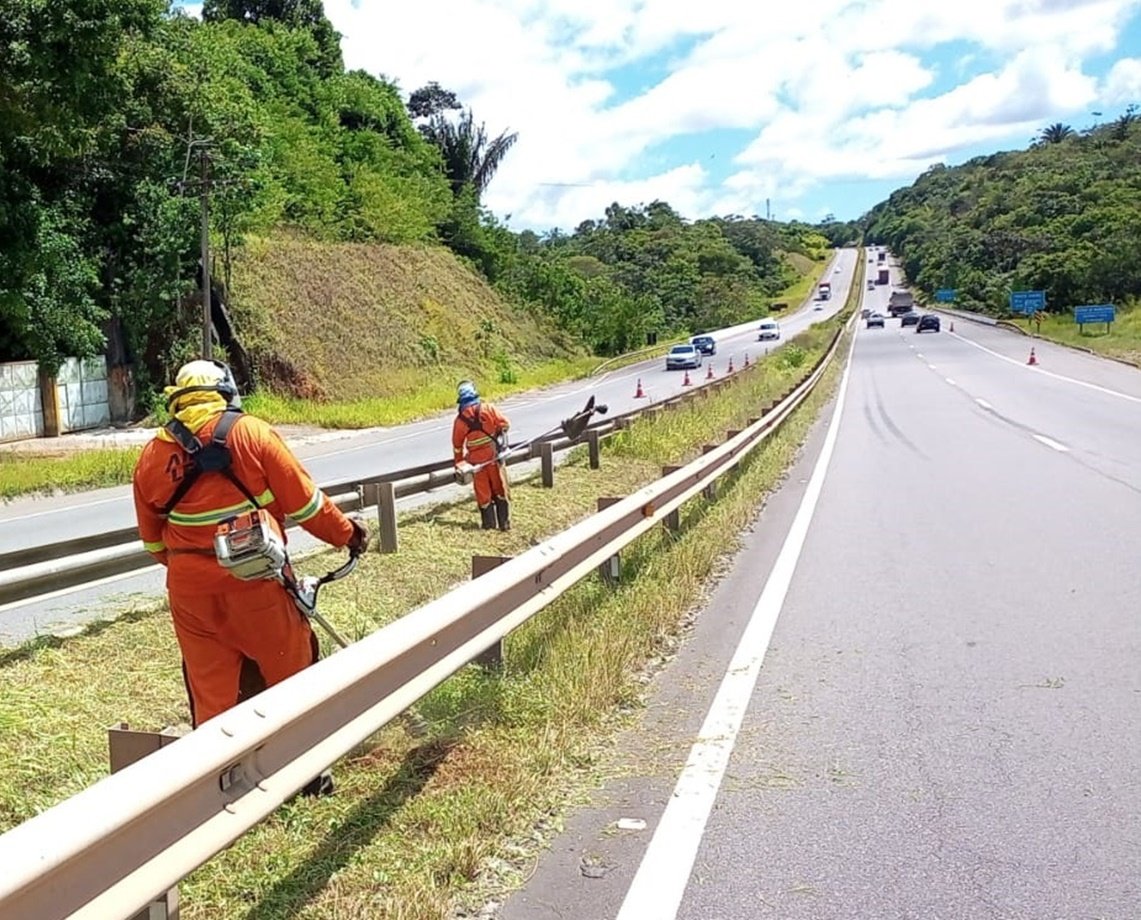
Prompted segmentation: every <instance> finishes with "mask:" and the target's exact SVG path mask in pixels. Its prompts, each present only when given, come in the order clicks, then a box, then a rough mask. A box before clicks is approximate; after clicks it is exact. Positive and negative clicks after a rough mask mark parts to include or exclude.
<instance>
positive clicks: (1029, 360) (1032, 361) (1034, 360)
mask: <svg viewBox="0 0 1141 920" xmlns="http://www.w3.org/2000/svg"><path fill="white" fill-rule="evenodd" d="M1026 363H1027V364H1037V363H1038V358H1037V357H1036V356H1035V355H1034V349H1033V348H1031V349H1030V357H1029V358H1027V359H1026Z"/></svg>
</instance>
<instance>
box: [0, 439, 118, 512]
mask: <svg viewBox="0 0 1141 920" xmlns="http://www.w3.org/2000/svg"><path fill="white" fill-rule="evenodd" d="M140 450H141V448H138V447H133V448H128V449H121V448H105V449H104V448H100V449H97V450H84V451H79V452H77V453H71V454H65V453H55V454H46V453H40V452H35V453H33V452H27V451H18V452H17V451H0V499H11V498H15V497H17V496H19V495H28V494H32V493H39V492H53V491H57V490H58V491H62V492H77V491H81V490H83V489H98V488H102V487H104V486H116V485H122V484H123V483H125V482H130V481H131V473H132V471H133V470H134V468H135V461H136V460H137V459H138V456H139V451H140Z"/></svg>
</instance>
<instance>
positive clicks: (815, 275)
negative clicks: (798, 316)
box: [773, 250, 836, 315]
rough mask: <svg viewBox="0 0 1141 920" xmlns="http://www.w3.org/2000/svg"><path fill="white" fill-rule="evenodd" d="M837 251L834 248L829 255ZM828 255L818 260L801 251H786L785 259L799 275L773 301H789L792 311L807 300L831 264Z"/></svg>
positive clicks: (789, 307)
mask: <svg viewBox="0 0 1141 920" xmlns="http://www.w3.org/2000/svg"><path fill="white" fill-rule="evenodd" d="M835 252H836V251H835V250H832V251H831V253H828V254H827V255H834V254H835ZM827 255H826V256H825V259H824V261H822V262H816V261H814V260H812V259H809V258H808V257H807V256H802V255H800V253H796V252H790V253H785V255H784V259H785V261H786V262H788V264H789V265H791V266H792V267H793V268H794V269H795V270H796V271H797V273H798V275H799V277H798V278H797V280H796V281H794V282H793V283H792V284H790V285H789V286H788V287H787V288H785V289H784V290H783V291H781V292H780V293H779V294H778V295H777V296H776V297H774V298H773V303H787V304H788V309H789V311H792V310H795V309H796V308H797V307H799V306H800V305H801V304H802V303H803V302H804V301H805V300H807V299H808V298H809V297H810V296H811V295H812V292H813V290H814V289H815V288H816V285H817V284H818V283H819V281H820V279H821V276H823V274H824V271H825V270H826V269H827V268H828V266H829V265H830V264H831V263H830V262H829V260H828V258H827ZM778 315H779V314H778Z"/></svg>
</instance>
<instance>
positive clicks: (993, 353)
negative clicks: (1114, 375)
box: [947, 332, 1141, 403]
mask: <svg viewBox="0 0 1141 920" xmlns="http://www.w3.org/2000/svg"><path fill="white" fill-rule="evenodd" d="M947 334H948V335H953V336H954V337H955V338H957V339H958V340H959V341H960V342H966V343H967V344H968V345H970V346H971V347H972V348H977V349H978V350H979V351H985V352H986V353H987V354H988V355H991V356H993V357H995V358H998V359H999V360H1000V361H1005V362H1006V363H1007V364H1013V365H1014V366H1015V367H1025V368H1030V367H1033V368H1034V373H1036V374H1041V375H1042V376H1044V377H1053V378H1054V379H1055V380H1062V381H1064V382H1065V383H1072V384H1074V385H1075V386H1079V387H1085V388H1086V389H1089V390H1097V392H1099V393H1105V394H1106V395H1107V396H1116V397H1118V398H1119V399H1127V400H1129V401H1130V402H1135V403H1141V396H1131V395H1130V394H1129V393H1122V392H1121V391H1120V390H1111V389H1109V387H1103V386H1098V385H1097V384H1096V383H1090V382H1089V381H1086V380H1078V379H1077V378H1076V377H1067V376H1066V375H1065V374H1055V373H1054V372H1053V371H1047V370H1044V369H1043V368H1042V366H1041V365H1029V364H1023V363H1022V362H1021V361H1016V360H1015V359H1014V358H1010V357H1007V356H1006V355H1002V354H999V353H998V352H997V351H995V350H994V349H991V348H987V347H986V346H985V345H980V344H979V343H978V342H972V341H971V340H970V339H967V338H963V336H961V335H959V333H957V332H948V333H947Z"/></svg>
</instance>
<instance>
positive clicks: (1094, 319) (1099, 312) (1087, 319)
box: [1074, 303, 1117, 325]
mask: <svg viewBox="0 0 1141 920" xmlns="http://www.w3.org/2000/svg"><path fill="white" fill-rule="evenodd" d="M1116 313H1117V311H1116V310H1115V309H1114V307H1113V304H1111V303H1105V304H1100V305H1096V306H1085V307H1074V322H1076V323H1078V324H1079V325H1080V324H1082V323H1112V322H1113V320H1114V317H1115V315H1116Z"/></svg>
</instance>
